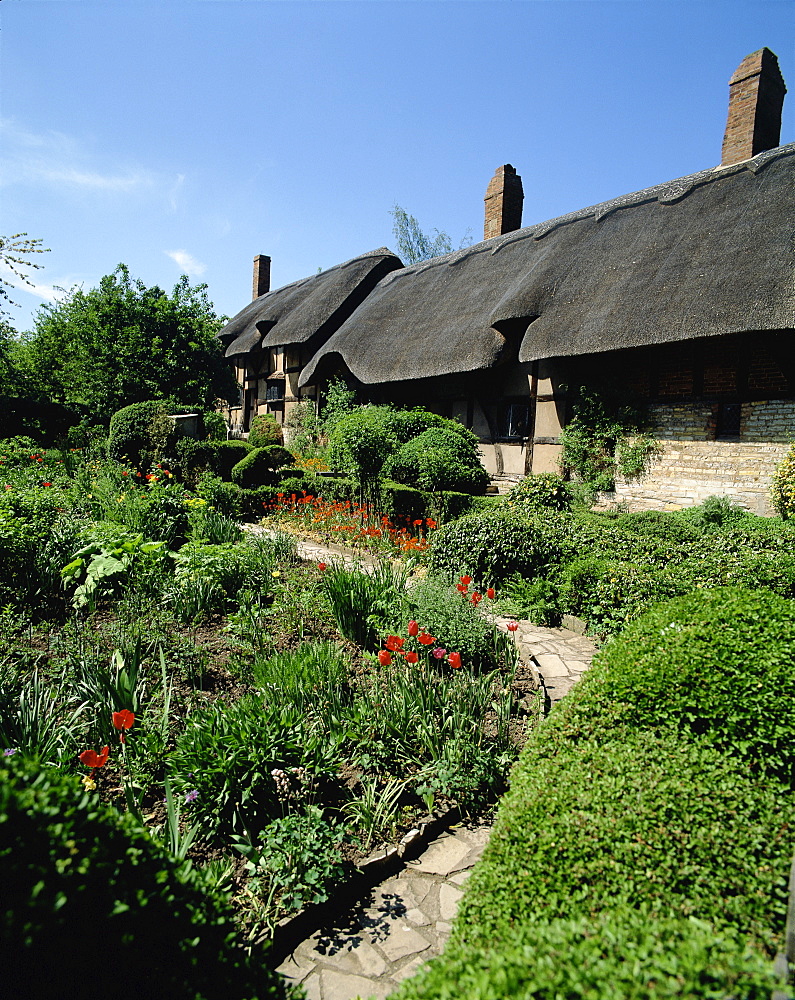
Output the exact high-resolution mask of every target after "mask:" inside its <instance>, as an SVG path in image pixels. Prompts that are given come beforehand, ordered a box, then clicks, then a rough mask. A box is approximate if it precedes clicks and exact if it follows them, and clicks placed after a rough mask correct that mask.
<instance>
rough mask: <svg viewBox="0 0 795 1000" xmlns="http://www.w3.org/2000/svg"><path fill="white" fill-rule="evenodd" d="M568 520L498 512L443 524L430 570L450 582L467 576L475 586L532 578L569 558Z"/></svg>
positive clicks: (435, 538) (436, 537)
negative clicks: (514, 577)
mask: <svg viewBox="0 0 795 1000" xmlns="http://www.w3.org/2000/svg"><path fill="white" fill-rule="evenodd" d="M570 536H571V525H570V518H568V517H566V515H565V514H554V513H551V512H550V513H546V514H543V515H540V514H539V515H536V516H534V517H523V516H521V515H519V514H514V513H512V512H510V511H503V510H501V509H499V508H498V509H496V510H494V511H486V512H484V513H481V514H467V515H465V516H464V517H460V518H459V519H458V520H457V521H450V522H449V523H448V524H445V525H443V526H442V527H441V528H439V530H438V531H437V532H436V534H435V535H434V536H433V539H432V541H431V550H430V565H431V568H432V569H433V570H435V571H436V572H437V573H441V574H444V575H446V576H447V577H449V578H455V577H458V576H463V575H468V576H471V577H472V578H473V580H474V582H475V586H476V587H481V588H482V587H487V586H492V585H497V584H499V583H502V581H503V580H507V579H508V577H510V576H513V575H514V574H515V573H520V574H521V575H522V576H532V575H533V574H535V573H539V572H541V571H542V570H543V569H544V568H545V567H546V566H548V565H549V564H550V563H557V562H560V561H561V559H563V558H564V556H567V555H570V554H571V547H572V542H571V538H570Z"/></svg>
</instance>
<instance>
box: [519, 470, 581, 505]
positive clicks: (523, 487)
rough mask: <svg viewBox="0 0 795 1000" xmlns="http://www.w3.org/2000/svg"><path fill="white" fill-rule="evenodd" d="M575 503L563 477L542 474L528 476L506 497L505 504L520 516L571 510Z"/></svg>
mask: <svg viewBox="0 0 795 1000" xmlns="http://www.w3.org/2000/svg"><path fill="white" fill-rule="evenodd" d="M573 502H574V497H573V496H572V492H571V489H570V488H569V485H568V483H567V482H566V481H565V480H564V478H563V476H559V475H557V474H556V473H554V472H540V473H538V474H537V475H534V476H526V477H525V478H524V479H522V480H521V481H520V482H518V483H517V484H516V486H514V487H513V488H512V489H511V490H509V492H508V493H507V495H506V496H505V498H504V500H503V503H504V504H505V506H506V507H508V508H510V509H511V510H516V511H518V512H519V513H520V514H523V513H532V512H533V511H537V510H539V509H540V510H571V506H572V504H573Z"/></svg>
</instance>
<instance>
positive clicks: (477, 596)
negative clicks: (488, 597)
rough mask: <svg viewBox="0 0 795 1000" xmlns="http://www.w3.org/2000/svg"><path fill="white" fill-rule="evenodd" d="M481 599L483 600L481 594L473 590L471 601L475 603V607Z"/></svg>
mask: <svg viewBox="0 0 795 1000" xmlns="http://www.w3.org/2000/svg"><path fill="white" fill-rule="evenodd" d="M482 600H483V595H482V594H479V593H478V592H477V591H475V593H474V594H473V595H472V603H473V604H474V605H475V607H477V606H478V604H480V602H481V601H482Z"/></svg>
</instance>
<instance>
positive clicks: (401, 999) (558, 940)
mask: <svg viewBox="0 0 795 1000" xmlns="http://www.w3.org/2000/svg"><path fill="white" fill-rule="evenodd" d="M776 986H780V983H779V982H778V981H777V978H776V977H775V976H774V974H773V969H772V965H771V963H770V962H769V961H767V960H766V959H765V958H764V957H763V956H761V955H760V954H759V953H758V952H756V951H754V950H753V949H752V948H750V947H749V946H748V945H747V943H746V942H745V941H744V940H743V938H742V936H741V935H739V934H737V933H736V932H735V931H734V930H733V929H732V928H725V927H722V928H720V929H718V928H716V927H715V926H714V925H713V924H709V923H707V922H706V921H703V920H696V919H694V918H689V919H687V918H681V917H680V918H677V917H667V916H657V915H654V914H650V913H649V912H647V911H646V910H644V909H640V910H635V909H632V908H630V907H627V906H620V907H616V908H615V909H611V910H610V911H609V912H607V913H604V914H599V915H597V916H595V917H593V918H586V917H576V918H572V919H565V918H560V919H555V920H549V921H545V920H541V919H539V920H535V921H533V922H531V923H529V924H527V925H526V926H523V927H520V928H517V927H512V928H511V931H510V937H509V938H506V940H505V941H504V943H503V944H502V946H501V947H499V948H497V947H495V946H491V947H488V948H483V949H480V950H477V951H475V950H472V951H469V950H467V949H466V948H465V947H462V946H458V947H454V948H450V949H448V951H447V952H445V954H444V956H443V957H442V958H439V959H436V960H435V961H431V962H430V963H428V964H427V965H425V966H424V967H423V968H422V969H421V970H420V972H419V973H418V974H417V975H416V976H414V977H413V978H412V979H409V980H408V981H407V982H406V983H404V984H403V985H402V987H401V988H400V989H398V990H397V991H396V992H395V993H392V994H391V1000H412V998H414V1000H420V998H422V1000H509V998H510V1000H560V998H561V997H565V998H566V1000H669V998H670V1000H674V998H682V997H690V998H695V997H704V998H710V1000H717V998H722V1000H730V998H735V997H742V998H743V1000H769V998H770V996H771V993H772V991H773V990H774V989H775V988H776Z"/></svg>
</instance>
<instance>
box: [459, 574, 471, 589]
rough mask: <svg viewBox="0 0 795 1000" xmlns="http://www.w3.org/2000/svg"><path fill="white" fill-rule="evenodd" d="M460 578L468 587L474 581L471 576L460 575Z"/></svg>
mask: <svg viewBox="0 0 795 1000" xmlns="http://www.w3.org/2000/svg"><path fill="white" fill-rule="evenodd" d="M460 580H461V583H463V585H464V586H465V587H467V588H468V587H469V585H470V583H472V577H471V576H462V577H460Z"/></svg>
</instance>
